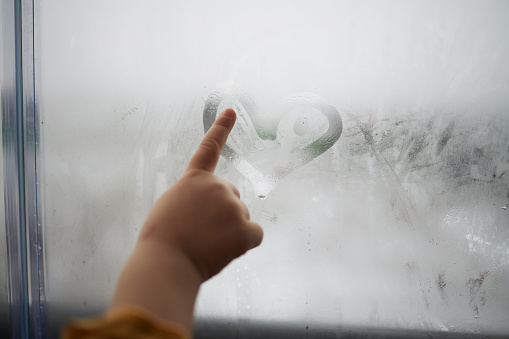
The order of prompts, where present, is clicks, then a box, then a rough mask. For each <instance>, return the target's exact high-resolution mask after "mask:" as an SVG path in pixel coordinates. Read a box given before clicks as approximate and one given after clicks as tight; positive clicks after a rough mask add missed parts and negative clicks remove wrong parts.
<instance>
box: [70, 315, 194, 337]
mask: <svg viewBox="0 0 509 339" xmlns="http://www.w3.org/2000/svg"><path fill="white" fill-rule="evenodd" d="M113 338H124V339H160V338H165V339H190V338H191V335H190V334H189V333H188V331H187V330H185V329H184V328H182V327H181V326H179V325H177V324H172V323H168V322H164V321H162V320H160V319H158V318H156V317H155V316H153V315H151V314H150V313H148V312H145V311H142V310H140V309H138V308H135V307H122V308H119V309H117V310H113V311H112V312H109V313H108V314H106V315H104V316H102V317H98V318H93V319H82V320H76V321H73V322H71V323H70V324H68V325H67V326H66V328H65V329H64V331H63V332H62V339H113Z"/></svg>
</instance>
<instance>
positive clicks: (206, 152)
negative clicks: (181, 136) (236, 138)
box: [187, 108, 237, 173]
mask: <svg viewBox="0 0 509 339" xmlns="http://www.w3.org/2000/svg"><path fill="white" fill-rule="evenodd" d="M236 117H237V114H236V113H235V111H234V110H232V109H231V108H228V109H226V110H224V111H223V112H222V113H221V114H220V115H219V117H218V118H217V119H216V121H215V122H214V124H213V125H212V127H210V129H209V130H208V132H207V133H206V134H205V136H204V137H203V140H202V141H201V143H200V145H199V146H198V149H197V150H196V152H194V155H193V156H192V158H191V161H189V165H188V166H187V169H188V170H192V169H199V170H205V171H208V172H211V173H213V172H214V170H215V169H216V166H217V162H218V161H219V156H220V155H221V151H222V150H223V148H224V145H225V144H226V140H227V139H228V135H229V134H230V132H231V130H232V128H233V125H234V124H235V119H236Z"/></svg>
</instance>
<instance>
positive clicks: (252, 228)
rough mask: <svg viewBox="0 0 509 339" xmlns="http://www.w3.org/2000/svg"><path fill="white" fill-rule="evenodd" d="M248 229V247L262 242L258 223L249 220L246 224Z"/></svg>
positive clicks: (261, 230) (253, 246)
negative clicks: (249, 242)
mask: <svg viewBox="0 0 509 339" xmlns="http://www.w3.org/2000/svg"><path fill="white" fill-rule="evenodd" d="M247 227H248V229H249V237H250V240H251V244H250V245H251V246H250V248H249V249H252V248H255V247H257V246H259V245H260V244H261V243H262V240H263V229H262V227H261V226H260V225H258V224H257V223H255V222H249V224H248V225H247Z"/></svg>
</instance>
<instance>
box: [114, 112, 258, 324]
mask: <svg viewBox="0 0 509 339" xmlns="http://www.w3.org/2000/svg"><path fill="white" fill-rule="evenodd" d="M235 119H236V114H235V112H234V111H233V110H231V109H227V110H225V111H224V112H223V113H221V115H220V116H219V117H218V118H217V120H216V122H215V123H214V125H212V127H211V128H210V130H209V131H208V132H207V134H206V135H205V137H204V138H203V140H202V142H201V144H200V145H199V147H198V149H197V150H196V152H195V154H194V155H193V157H192V158H191V161H190V162H189V166H188V167H187V169H186V171H185V172H184V174H183V176H182V177H181V178H180V179H179V180H178V181H177V182H176V183H175V184H174V185H173V186H172V187H171V188H170V189H169V190H167V191H166V192H165V193H164V194H163V195H162V196H161V197H160V198H159V199H158V200H157V201H156V203H155V204H154V206H153V207H152V209H151V210H150V212H149V214H148V216H147V219H146V220H145V223H144V225H143V228H142V230H141V233H140V236H139V239H138V242H137V245H136V248H135V250H134V252H133V254H132V255H131V257H130V258H129V260H128V261H127V263H126V265H125V266H124V269H123V270H122V273H121V275H120V278H119V280H118V284H117V288H116V290H115V294H114V297H113V300H112V303H111V305H110V310H114V309H116V308H119V307H123V306H136V307H139V308H142V309H144V310H146V311H148V312H150V313H152V314H154V315H156V316H157V317H159V318H161V319H163V320H166V321H170V322H174V323H177V324H180V325H181V326H183V327H184V328H186V329H188V330H189V331H191V327H192V319H193V310H194V303H195V300H196V296H197V294H198V290H199V287H200V285H201V283H202V282H204V281H206V280H207V279H209V278H211V277H212V276H214V275H215V274H217V273H219V272H220V271H221V270H222V269H223V268H224V267H225V266H226V265H228V263H230V262H231V261H232V260H233V259H235V258H237V257H239V256H241V255H242V254H244V253H245V252H247V251H248V250H250V249H252V248H254V247H256V246H258V245H259V244H260V243H261V241H262V239H263V231H262V229H261V227H260V225H258V224H256V223H254V222H252V221H250V216H249V211H248V209H247V207H246V206H245V205H244V203H243V202H242V201H241V200H240V194H239V191H238V190H237V188H236V187H235V186H234V185H232V184H231V183H229V182H228V181H226V180H223V179H221V178H219V177H217V176H215V175H214V170H215V168H216V165H217V162H218V161H219V156H220V154H221V150H222V149H223V147H224V145H225V144H226V140H227V138H228V135H229V133H230V131H231V130H232V128H233V125H234V124H235Z"/></svg>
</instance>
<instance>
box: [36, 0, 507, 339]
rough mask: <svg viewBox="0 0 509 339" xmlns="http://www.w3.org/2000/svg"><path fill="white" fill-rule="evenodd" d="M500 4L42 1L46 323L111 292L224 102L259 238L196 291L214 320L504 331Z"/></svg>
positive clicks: (231, 169)
mask: <svg viewBox="0 0 509 339" xmlns="http://www.w3.org/2000/svg"><path fill="white" fill-rule="evenodd" d="M508 10H509V7H508V4H507V3H505V2H496V1H485V2H482V3H478V2H454V1H449V2H441V1H425V2H418V1H384V2H379V1H373V2H368V1H356V2H337V1H320V2H316V1H314V2H313V1H270V2H269V1H267V2H265V1H257V2H253V3H244V2H242V3H239V2H237V1H231V2H228V1H219V2H217V1H215V2H209V1H203V2H171V1H145V2H138V1H108V2H104V1H87V2H68V1H57V0H51V1H44V2H42V3H41V4H40V23H41V26H40V39H41V43H40V63H41V69H40V73H39V74H40V85H41V86H40V92H41V112H42V117H41V135H42V143H43V145H42V148H43V152H44V175H45V177H44V191H45V202H44V208H45V225H46V232H47V233H46V241H47V277H48V283H47V286H48V295H49V300H50V303H51V305H52V306H51V307H52V310H53V311H51V312H53V313H51V314H53V315H51V314H50V317H53V321H56V320H55V319H57V318H59V317H57V316H56V314H58V312H60V311H62V310H64V311H65V314H67V315H71V314H72V315H74V314H86V313H91V312H95V311H97V310H101V309H103V308H104V307H105V306H106V305H107V302H108V300H109V298H110V297H111V293H112V290H113V287H114V283H115V281H116V278H117V275H118V272H119V270H120V267H121V265H122V264H123V262H124V260H125V259H126V257H127V255H128V254H129V253H130V251H131V250H132V248H133V245H134V242H135V239H136V236H137V234H138V232H139V228H140V226H141V224H142V222H143V219H144V217H145V215H146V213H147V211H148V209H149V208H150V206H151V204H152V203H153V202H154V201H155V199H156V198H157V197H158V196H159V195H160V194H161V193H162V192H163V191H164V190H165V189H166V188H167V187H168V186H170V185H171V184H172V183H173V182H175V181H176V180H177V178H178V177H179V176H180V175H181V174H182V172H183V170H184V168H185V166H186V165H187V162H188V160H189V157H190V155H191V154H192V152H193V151H194V149H195V148H196V146H197V144H198V142H199V141H200V139H201V137H202V136H203V130H204V122H205V127H206V125H207V122H210V121H211V119H213V118H214V117H215V114H216V113H217V111H219V110H221V109H222V108H224V107H227V106H233V107H234V108H236V109H237V111H238V112H239V122H238V123H237V126H236V127H235V129H234V131H233V132H232V135H231V137H230V139H229V141H228V146H229V153H228V154H226V155H227V156H225V157H223V158H222V159H221V160H220V164H219V166H218V169H217V174H218V175H220V176H222V177H225V178H227V179H228V180H230V181H231V182H233V183H234V184H235V185H237V186H238V188H239V190H240V191H241V195H242V197H243V200H244V201H245V203H246V204H247V205H248V206H249V208H250V210H251V215H252V218H253V219H254V220H256V221H258V222H259V223H260V224H261V225H262V226H263V228H264V230H265V240H264V243H263V244H262V246H261V247H260V248H259V249H256V250H254V251H252V252H250V253H248V254H247V255H246V256H245V257H243V258H241V259H239V260H237V261H235V262H234V263H232V265H230V266H229V267H228V268H227V269H225V270H224V271H223V272H222V273H221V274H220V275H218V276H217V277H215V278H213V279H212V280H210V281H209V282H207V283H206V284H205V285H204V286H203V288H202V290H201V293H200V297H199V300H198V305H197V315H198V317H199V318H200V319H202V320H204V323H205V322H207V323H208V321H211V322H212V323H213V322H214V321H223V322H228V323H230V324H233V325H231V326H238V327H239V329H240V330H239V331H237V332H236V333H237V335H238V336H243V335H246V336H247V334H246V333H244V332H242V330H241V329H242V328H244V327H245V326H248V325H246V324H250V323H258V322H259V323H264V324H267V325H269V326H270V325H271V324H273V325H274V326H276V325H278V326H279V325H281V324H283V325H285V326H290V327H294V328H296V329H298V330H299V331H301V332H299V333H301V334H302V333H304V334H305V333H306V331H308V332H309V333H311V334H313V335H318V334H317V333H318V332H319V331H322V333H323V330H324V329H327V331H332V332H337V333H342V331H345V329H355V328H362V329H370V328H372V329H374V330H381V329H385V330H394V331H399V330H418V331H420V332H421V333H422V332H423V331H424V332H428V333H433V332H441V331H449V332H459V333H478V332H479V333H482V334H491V333H508V332H509V325H508V323H507V314H508V313H509V293H507V292H508V291H509V267H508V262H509V261H508V259H509V228H508V225H509V211H507V208H508V207H507V206H508V205H507V204H508V203H509V148H508V147H509V114H508V113H507V112H508V109H509V96H508V93H509V92H508V91H509V90H508V87H509V64H508V63H507V60H509V41H508V38H507V34H506V32H507V29H508V24H507V22H508V21H507V13H508ZM338 136H339V139H337V137H338ZM228 155H229V156H228ZM50 309H51V308H50ZM68 310H72V311H70V312H69V311H68ZM59 319H63V320H65V317H60V318H59ZM50 321H51V319H50Z"/></svg>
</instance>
